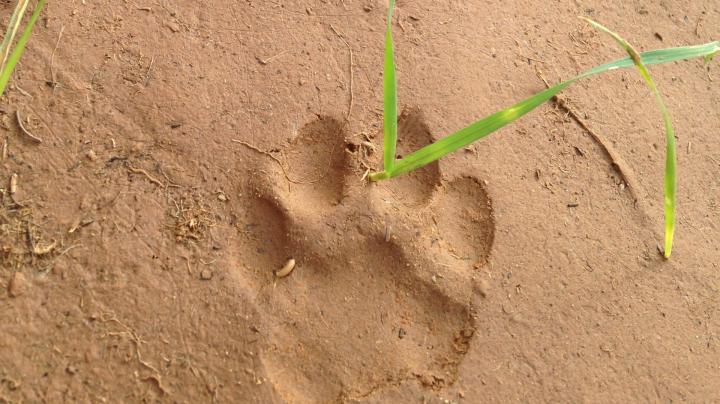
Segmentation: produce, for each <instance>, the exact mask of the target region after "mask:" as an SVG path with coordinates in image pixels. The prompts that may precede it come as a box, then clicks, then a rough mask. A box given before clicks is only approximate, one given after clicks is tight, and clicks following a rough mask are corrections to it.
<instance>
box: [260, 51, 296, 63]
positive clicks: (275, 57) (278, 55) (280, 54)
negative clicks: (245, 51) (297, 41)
mask: <svg viewBox="0 0 720 404" xmlns="http://www.w3.org/2000/svg"><path fill="white" fill-rule="evenodd" d="M288 52H290V50H285V51H282V52H280V53H278V54H277V55H275V56H270V57H269V58H267V59H261V58H260V57H259V56H255V59H257V61H258V62H260V64H261V65H263V66H264V65H266V64H268V63H270V62H272V61H273V60H275V59H277V58H279V57H280V56H282V55H284V54H286V53H288Z"/></svg>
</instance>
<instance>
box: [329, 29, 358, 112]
mask: <svg viewBox="0 0 720 404" xmlns="http://www.w3.org/2000/svg"><path fill="white" fill-rule="evenodd" d="M330 29H331V30H332V31H333V32H334V33H335V35H337V36H338V37H339V38H340V40H342V41H343V43H345V46H347V48H348V52H349V54H350V105H349V106H348V112H347V116H346V117H345V123H346V124H348V125H349V124H350V115H351V114H352V109H353V103H354V102H355V94H354V89H353V88H354V81H355V73H354V72H353V66H354V64H355V63H354V56H353V51H352V47H350V44H349V43H348V42H347V41H346V40H345V37H344V36H343V35H342V34H341V33H339V32H338V31H337V30H336V29H335V27H333V26H332V24H330Z"/></svg>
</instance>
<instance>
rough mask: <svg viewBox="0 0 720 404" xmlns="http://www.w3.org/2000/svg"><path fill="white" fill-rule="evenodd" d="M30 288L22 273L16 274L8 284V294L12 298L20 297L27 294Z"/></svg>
mask: <svg viewBox="0 0 720 404" xmlns="http://www.w3.org/2000/svg"><path fill="white" fill-rule="evenodd" d="M27 288H28V281H27V279H26V278H25V275H23V274H22V273H21V272H15V275H13V277H12V279H10V284H8V294H9V295H10V297H18V296H20V295H22V294H23V293H25V292H26V291H27Z"/></svg>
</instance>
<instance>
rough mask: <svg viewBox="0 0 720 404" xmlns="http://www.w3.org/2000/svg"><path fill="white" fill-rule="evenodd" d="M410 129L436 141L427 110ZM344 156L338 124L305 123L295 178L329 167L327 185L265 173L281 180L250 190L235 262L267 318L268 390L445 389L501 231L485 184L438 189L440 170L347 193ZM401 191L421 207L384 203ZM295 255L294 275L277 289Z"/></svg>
mask: <svg viewBox="0 0 720 404" xmlns="http://www.w3.org/2000/svg"><path fill="white" fill-rule="evenodd" d="M402 122H403V123H402V124H401V135H400V136H401V137H403V139H402V143H401V145H403V148H408V149H409V148H413V149H415V148H417V147H419V146H422V143H425V142H427V141H428V140H430V137H429V136H430V135H429V131H428V130H427V127H426V126H425V125H424V123H423V122H422V117H421V115H419V111H411V112H410V113H407V114H403V121H402ZM344 145H345V139H344V133H343V131H342V125H339V122H338V121H335V120H332V119H331V118H319V119H318V120H316V121H314V122H312V123H310V124H308V125H307V126H305V127H304V128H303V129H302V131H301V134H300V136H299V138H298V140H297V145H296V146H294V148H296V149H297V150H295V151H294V152H292V154H290V153H288V156H289V166H290V170H288V174H289V175H290V176H291V178H292V179H293V180H295V179H296V177H295V176H297V177H303V178H305V177H313V176H315V175H316V174H317V173H320V172H322V171H324V170H325V169H326V167H328V166H329V167H330V168H329V170H331V175H332V177H330V176H328V177H327V178H322V179H319V180H317V181H316V182H315V183H313V184H304V183H296V184H291V186H290V190H288V188H287V187H285V186H280V185H278V184H282V183H283V178H282V177H283V175H282V173H280V172H278V171H277V170H274V171H270V170H272V168H270V166H269V167H268V171H269V172H272V173H274V175H276V176H277V177H278V178H266V179H262V180H261V182H259V183H257V184H253V185H252V186H253V188H254V190H255V192H254V194H253V196H252V198H250V200H249V201H248V203H247V206H244V207H243V209H242V210H243V211H244V212H245V214H246V217H244V218H242V219H243V220H244V222H241V223H246V225H245V226H244V227H241V228H240V234H239V237H240V238H241V240H239V241H238V242H236V243H232V245H233V246H234V247H232V248H231V254H233V255H236V256H237V257H243V258H244V259H245V260H246V261H245V263H246V267H247V268H243V269H241V270H240V273H238V274H237V276H240V277H243V278H246V279H249V281H250V282H251V283H252V284H254V285H255V289H256V296H255V297H256V301H257V302H258V304H259V305H260V306H261V307H262V308H263V310H261V312H265V313H266V316H265V318H264V324H263V325H264V327H263V328H264V330H265V331H264V332H265V333H266V335H265V337H266V339H267V341H268V342H269V344H270V345H269V348H268V349H266V350H265V351H264V353H263V356H262V360H263V363H264V365H265V367H266V370H267V374H268V378H269V381H270V382H271V383H273V385H274V386H275V388H276V390H277V391H278V392H279V393H280V394H281V395H282V396H283V397H284V398H285V399H286V400H287V401H290V402H314V401H329V400H335V399H344V398H359V397H364V396H366V395H368V394H369V393H370V392H374V391H380V390H381V389H382V388H383V387H384V386H389V385H393V384H398V383H402V382H404V381H407V380H418V381H419V382H420V383H422V384H423V385H426V386H428V387H431V388H434V389H439V388H442V387H445V386H448V385H450V384H452V383H453V382H454V381H455V378H456V374H457V368H458V365H459V363H460V361H461V360H462V358H463V356H464V354H465V353H466V352H467V349H468V346H469V340H470V338H471V337H472V335H473V333H474V326H475V325H474V322H473V320H472V316H471V313H470V309H469V301H470V297H471V294H472V291H471V286H470V285H471V282H469V278H470V276H471V275H472V273H471V271H473V270H474V269H473V266H478V265H482V264H484V263H485V262H486V260H487V258H488V256H489V254H490V248H491V245H492V241H493V234H494V224H493V220H492V209H491V207H490V201H489V199H488V196H487V194H486V193H485V190H484V188H483V186H482V183H481V182H479V181H477V180H475V179H473V178H459V179H455V180H452V181H450V182H449V183H448V184H447V185H444V186H442V185H441V183H442V182H441V178H440V170H439V167H438V165H437V164H435V165H433V166H430V167H428V168H426V169H424V170H421V171H419V172H416V173H413V174H411V175H408V176H407V177H406V178H404V179H402V180H401V179H398V180H397V181H396V180H390V181H387V182H384V183H382V184H373V185H371V186H369V187H366V188H364V189H360V190H353V189H348V188H352V186H349V185H347V184H350V183H355V182H353V181H350V182H348V183H347V184H343V182H344V181H339V180H337V178H338V175H339V174H342V175H341V177H342V176H344V174H345V172H346V170H347V167H348V166H349V164H348V161H347V160H349V154H348V151H347V150H346V148H345V147H344ZM305 148H307V149H305ZM403 148H401V149H400V150H401V152H402V150H403ZM321 153H330V154H331V155H330V156H323V155H321ZM316 170H317V171H316ZM316 178H319V177H316ZM401 178H402V177H401ZM358 186H359V185H358ZM396 187H399V188H400V190H399V191H397V190H395V188H396ZM353 191H357V192H353ZM393 192H395V193H397V192H400V193H402V196H403V197H404V198H405V197H407V198H409V199H410V200H412V201H413V203H414V206H412V207H408V206H405V205H402V204H389V203H388V202H393V198H395V196H394V195H393ZM289 257H292V258H295V259H296V261H297V267H296V269H295V271H294V272H293V273H292V275H291V276H289V277H287V278H283V279H281V280H275V279H273V275H272V271H273V270H275V269H278V268H280V267H281V266H282V265H283V264H284V262H285V261H286V260H287V259H288V258H289ZM291 359H292V360H291Z"/></svg>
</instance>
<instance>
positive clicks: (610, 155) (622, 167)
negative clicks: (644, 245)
mask: <svg viewBox="0 0 720 404" xmlns="http://www.w3.org/2000/svg"><path fill="white" fill-rule="evenodd" d="M535 73H536V74H537V76H538V77H539V78H540V80H542V81H543V83H544V84H545V87H546V88H550V84H549V83H548V82H547V80H545V76H543V74H542V72H541V71H540V70H538V69H535ZM552 101H553V103H554V104H555V105H556V106H557V107H558V108H560V109H561V110H563V111H565V113H567V114H568V116H569V117H570V118H572V120H573V121H575V123H577V124H578V125H579V126H580V127H581V128H582V129H583V130H584V131H585V132H586V133H587V134H589V135H590V137H591V138H592V139H593V140H594V141H595V143H596V144H597V145H598V146H600V148H601V149H602V151H603V153H604V154H605V156H606V157H607V159H608V160H610V164H611V165H612V166H613V167H614V168H615V171H617V173H618V174H619V175H620V177H622V180H623V181H624V182H625V184H627V186H628V188H629V190H630V193H631V194H632V197H633V198H634V199H635V202H636V203H641V201H642V200H641V199H640V198H638V195H637V191H639V190H640V187H639V186H638V184H637V183H636V182H635V180H634V178H633V177H632V176H631V175H628V174H627V173H632V170H630V168H629V167H628V166H627V164H625V161H624V160H623V159H622V158H621V157H620V156H618V155H617V153H616V152H615V150H614V149H613V148H612V146H610V145H609V144H608V142H607V141H606V140H605V139H604V138H603V137H602V136H600V135H599V134H597V133H595V131H593V130H592V129H590V127H588V125H587V124H586V123H585V121H583V119H582V118H580V115H578V114H577V113H576V112H575V110H573V109H572V108H571V107H570V105H568V104H567V102H566V101H565V100H564V99H562V98H560V97H559V96H557V95H554V96H553V97H552ZM643 205H644V204H643ZM642 210H643V211H647V210H646V209H645V207H644V206H642Z"/></svg>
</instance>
